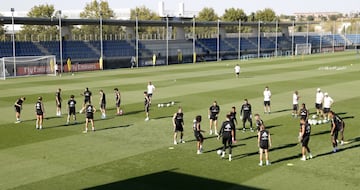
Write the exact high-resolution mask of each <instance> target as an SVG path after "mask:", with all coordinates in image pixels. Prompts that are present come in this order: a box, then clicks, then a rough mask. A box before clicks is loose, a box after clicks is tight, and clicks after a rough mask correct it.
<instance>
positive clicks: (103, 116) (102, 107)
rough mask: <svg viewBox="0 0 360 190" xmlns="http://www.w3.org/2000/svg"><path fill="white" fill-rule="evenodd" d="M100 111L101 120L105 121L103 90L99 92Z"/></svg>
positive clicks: (104, 96)
mask: <svg viewBox="0 0 360 190" xmlns="http://www.w3.org/2000/svg"><path fill="white" fill-rule="evenodd" d="M99 104H100V111H101V119H106V95H105V93H104V91H103V90H100V102H99Z"/></svg>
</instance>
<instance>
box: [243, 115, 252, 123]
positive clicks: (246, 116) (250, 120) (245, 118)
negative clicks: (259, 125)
mask: <svg viewBox="0 0 360 190" xmlns="http://www.w3.org/2000/svg"><path fill="white" fill-rule="evenodd" d="M242 121H243V122H246V121H249V122H250V123H252V119H251V115H244V117H243V118H242Z"/></svg>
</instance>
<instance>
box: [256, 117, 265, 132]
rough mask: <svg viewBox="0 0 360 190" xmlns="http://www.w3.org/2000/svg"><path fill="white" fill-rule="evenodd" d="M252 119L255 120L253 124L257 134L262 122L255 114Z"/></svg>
mask: <svg viewBox="0 0 360 190" xmlns="http://www.w3.org/2000/svg"><path fill="white" fill-rule="evenodd" d="M254 118H255V124H256V131H257V132H259V131H260V126H261V125H264V121H263V120H262V119H261V118H260V115H259V114H255V115H254Z"/></svg>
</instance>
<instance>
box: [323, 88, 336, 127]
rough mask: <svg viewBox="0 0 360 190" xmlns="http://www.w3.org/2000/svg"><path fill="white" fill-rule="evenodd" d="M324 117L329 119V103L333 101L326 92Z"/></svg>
mask: <svg viewBox="0 0 360 190" xmlns="http://www.w3.org/2000/svg"><path fill="white" fill-rule="evenodd" d="M324 96H325V97H324V110H323V113H324V119H326V120H328V121H329V120H330V111H331V105H332V104H333V103H334V100H333V99H332V98H331V97H330V96H329V94H328V93H327V92H325V93H324Z"/></svg>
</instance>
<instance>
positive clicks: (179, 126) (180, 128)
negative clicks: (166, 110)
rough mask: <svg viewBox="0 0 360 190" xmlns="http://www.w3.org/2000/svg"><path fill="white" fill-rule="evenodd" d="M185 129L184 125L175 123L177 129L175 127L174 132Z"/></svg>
mask: <svg viewBox="0 0 360 190" xmlns="http://www.w3.org/2000/svg"><path fill="white" fill-rule="evenodd" d="M183 131H184V127H183V126H182V125H181V124H180V125H178V124H176V125H175V129H174V132H183Z"/></svg>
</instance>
